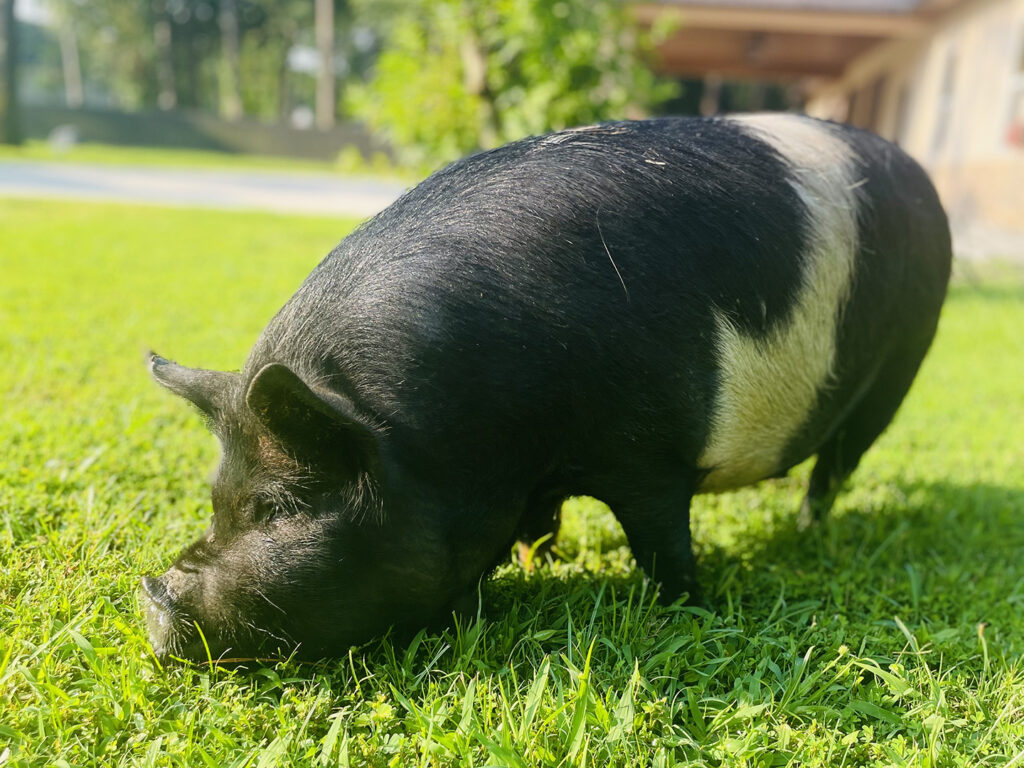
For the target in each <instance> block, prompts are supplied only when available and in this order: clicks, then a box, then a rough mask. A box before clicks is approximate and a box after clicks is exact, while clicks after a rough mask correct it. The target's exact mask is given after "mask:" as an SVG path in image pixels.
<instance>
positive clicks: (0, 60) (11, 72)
mask: <svg viewBox="0 0 1024 768" xmlns="http://www.w3.org/2000/svg"><path fill="white" fill-rule="evenodd" d="M17 25H18V22H17V20H16V19H15V18H14V0H0V143H3V144H20V143H21V120H20V118H21V115H20V110H19V101H18V26H17Z"/></svg>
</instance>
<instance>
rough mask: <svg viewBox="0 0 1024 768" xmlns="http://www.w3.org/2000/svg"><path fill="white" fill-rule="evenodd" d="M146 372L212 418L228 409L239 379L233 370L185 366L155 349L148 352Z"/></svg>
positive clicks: (216, 418) (215, 419)
mask: <svg viewBox="0 0 1024 768" xmlns="http://www.w3.org/2000/svg"><path fill="white" fill-rule="evenodd" d="M149 372H150V373H151V374H152V375H153V378H154V379H156V380H157V383H158V384H160V385H162V386H163V387H165V388H166V389H169V390H170V391H171V392H173V393H174V394H176V395H179V396H181V397H184V398H185V399H186V400H188V401H189V402H190V403H192V404H193V405H194V406H195V407H196V408H198V409H199V410H200V411H202V412H203V414H205V415H206V416H207V418H209V419H211V420H212V421H214V422H216V421H218V420H219V419H220V416H221V415H222V414H223V413H224V411H226V410H227V409H228V407H229V404H230V402H231V399H232V396H233V395H234V392H235V389H236V387H237V386H238V381H239V377H238V374H237V373H226V372H224V371H206V370H203V369H202V368H186V367H185V366H183V365H178V364H177V363H175V362H172V361H171V360H167V359H166V358H163V357H160V355H158V354H156V353H155V352H150V353H149Z"/></svg>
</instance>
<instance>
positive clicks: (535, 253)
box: [254, 116, 949, 490]
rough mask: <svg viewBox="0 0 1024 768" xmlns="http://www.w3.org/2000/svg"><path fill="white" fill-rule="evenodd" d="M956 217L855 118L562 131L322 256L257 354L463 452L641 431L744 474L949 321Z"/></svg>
mask: <svg viewBox="0 0 1024 768" xmlns="http://www.w3.org/2000/svg"><path fill="white" fill-rule="evenodd" d="M945 226H946V225H945V219H944V216H943V215H942V212H941V208H940V207H939V206H938V203H937V201H936V199H935V196H934V192H933V190H932V189H931V186H930V184H929V183H928V181H927V179H926V178H925V177H924V175H923V173H922V172H921V171H920V169H918V168H917V166H916V165H914V164H913V162H912V161H910V160H909V159H908V158H906V156H905V155H903V154H902V153H901V152H899V150H897V149H896V148H895V147H892V146H891V145H889V144H886V143H884V142H881V141H880V140H877V139H874V138H873V137H869V136H868V135H866V134H863V133H860V132H855V131H853V130H852V129H846V128H842V127H839V126H834V125H831V124H826V123H820V122H817V121H811V120H808V119H805V118H797V117H792V116H752V117H747V118H739V119H726V120H723V119H717V120H684V119H666V120H657V121H647V122H639V123H614V124H608V125H603V126H598V127H594V128H587V129H579V130H575V131H567V132H562V133H557V134H552V135H550V136H547V137H540V138H535V139H527V140H524V141H522V142H517V143H515V144H512V145H508V146H506V147H502V148H500V149H498V150H494V151H492V152H487V153H483V154H481V155H477V156H474V157H471V158H468V159H466V160H463V161H460V162H459V163H456V164H455V165H453V166H451V167H449V168H448V169H446V170H444V171H442V172H440V173H439V174H435V175H434V176H432V177H431V178H430V179H428V180H427V181H425V182H424V183H423V184H421V185H419V186H418V187H417V188H415V189H414V190H412V191H411V192H409V193H408V194H407V195H406V196H405V197H403V198H402V199H401V200H400V201H399V202H398V203H396V204H395V205H394V206H392V207H391V208H390V209H388V210H387V211H385V212H383V213H382V214H380V215H378V216H377V217H375V218H374V219H373V220H371V221H370V222H368V223H367V224H366V225H364V226H363V227H362V228H361V229H360V230H358V231H357V232H356V233H354V234H353V235H352V236H350V237H349V238H347V239H346V240H345V241H344V242H343V243H342V244H341V245H340V246H339V248H338V249H336V250H335V251H334V252H333V253H332V254H331V255H330V256H329V257H328V258H327V259H326V260H325V261H324V262H323V263H322V264H321V265H320V267H318V269H317V270H316V271H315V272H314V273H313V275H311V277H310V278H309V280H307V282H306V283H305V284H304V285H303V286H302V288H301V289H300V291H299V292H298V293H297V294H296V296H295V297H294V298H293V299H292V301H291V302H289V305H288V306H286V307H285V309H284V310H282V313H281V314H280V315H279V316H278V317H277V318H276V319H275V321H274V323H272V324H271V326H270V327H269V328H268V329H267V332H266V333H265V335H264V338H263V339H262V340H261V343H260V345H258V347H257V351H256V352H254V358H257V357H260V358H275V359H283V361H285V362H291V363H292V364H295V365H297V366H298V367H299V368H300V370H305V371H306V373H307V374H308V375H313V376H319V377H321V378H322V379H323V380H325V381H333V382H335V383H339V382H341V386H343V387H344V388H346V389H347V390H349V393H350V394H351V395H352V396H354V397H355V398H357V399H358V400H359V401H360V402H361V404H362V405H363V406H364V407H365V408H366V409H367V410H369V411H373V412H374V413H375V414H377V415H378V416H379V417H380V418H381V419H382V420H383V421H385V422H387V423H388V424H389V426H390V428H391V431H392V434H393V435H395V436H396V439H398V440H405V441H407V442H408V443H409V444H410V445H411V444H416V443H417V441H419V442H420V443H421V446H420V447H421V449H422V450H427V448H428V446H430V451H431V452H432V454H433V455H435V456H440V455H445V454H446V460H447V461H450V462H457V461H464V460H466V459H467V457H476V458H477V459H479V458H480V457H481V456H482V455H483V454H485V453H486V452H487V451H488V450H490V451H492V452H493V453H494V455H495V457H500V456H501V455H502V454H503V452H508V451H510V450H511V451H513V452H514V453H515V454H516V455H517V457H519V458H518V461H519V462H520V464H522V465H523V466H525V465H531V466H532V464H533V463H536V464H537V465H538V466H539V465H540V464H541V463H547V464H550V463H551V462H553V461H554V462H555V463H557V461H559V460H561V459H563V458H564V459H565V460H567V461H574V462H578V463H584V464H585V463H587V461H589V460H591V459H594V460H597V459H598V454H600V453H602V452H604V453H609V452H612V453H613V452H614V450H615V448H614V446H620V448H621V446H624V445H625V446H633V447H634V448H635V449H636V450H638V451H640V452H641V453H643V452H657V453H659V454H661V455H666V456H671V460H672V461H677V462H681V463H684V464H686V465H687V466H700V467H703V468H705V469H706V470H707V471H708V476H707V477H706V478H705V481H704V482H705V485H704V488H705V489H710V490H714V489H719V488H726V487H732V486H735V485H742V484H745V483H747V482H751V481H754V480H757V479H760V478H761V477H764V476H766V475H768V474H771V473H772V472H774V471H777V470H778V469H779V468H780V467H781V466H782V465H788V464H791V463H793V462H794V461H795V460H799V459H802V458H804V457H805V456H806V455H807V454H808V453H810V452H812V451H813V449H814V447H815V446H816V445H817V443H818V442H820V440H821V439H822V438H823V435H822V434H820V433H821V432H822V431H823V430H825V429H827V426H828V425H829V424H831V423H832V421H833V420H834V414H835V413H837V412H838V411H840V410H841V409H842V407H843V401H844V399H848V398H849V397H850V396H851V393H852V392H853V391H854V389H855V388H856V386H857V383H858V382H859V381H860V380H861V379H862V378H863V377H864V376H865V375H867V374H866V372H867V371H868V370H869V369H870V367H871V363H872V359H873V356H874V355H877V354H879V353H880V352H881V351H882V350H884V349H885V348H886V345H887V344H888V343H889V342H890V340H891V339H892V338H893V337H894V336H895V335H898V334H899V333H900V332H901V330H900V329H901V328H902V329H904V330H906V331H909V330H912V328H911V327H916V326H917V325H922V326H927V325H928V324H930V327H931V328H934V318H935V316H937V312H938V306H939V304H940V303H941V296H942V292H943V290H942V289H943V287H944V285H945V279H946V274H947V273H948V258H949V256H948V233H947V232H946V229H945ZM495 439H497V440H498V441H499V443H500V444H496V443H495V442H494V441H495Z"/></svg>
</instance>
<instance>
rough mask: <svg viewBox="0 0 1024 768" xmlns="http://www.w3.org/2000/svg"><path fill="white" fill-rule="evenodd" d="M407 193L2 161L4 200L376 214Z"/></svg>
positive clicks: (285, 178)
mask: <svg viewBox="0 0 1024 768" xmlns="http://www.w3.org/2000/svg"><path fill="white" fill-rule="evenodd" d="M404 190H405V187H404V186H403V185H401V184H399V183H397V182H388V181H380V180H375V179H359V178H346V177H342V176H338V177H333V176H329V175H327V174H324V175H319V174H314V173H301V172H298V173H283V172H273V171H235V170H212V169H188V170H184V169H177V168H154V167H142V166H119V165H86V164H80V163H49V162H34V161H27V160H0V197H49V198H60V199H76V200H82V199H87V200H111V201H121V202H130V203H150V204H155V205H173V206H183V207H198V208H234V209H250V210H263V211H274V212H277V213H306V214H326V215H338V216H360V217H362V216H370V215H372V214H374V213H376V212H377V211H379V210H381V209H382V208H386V207H387V206H388V205H390V204H391V203H392V202H393V201H394V200H395V199H396V198H398V196H399V195H400V194H402V192H403V191H404Z"/></svg>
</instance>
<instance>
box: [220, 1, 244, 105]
mask: <svg viewBox="0 0 1024 768" xmlns="http://www.w3.org/2000/svg"><path fill="white" fill-rule="evenodd" d="M238 39H239V31H238V3H237V0H220V46H221V63H220V114H221V116H222V117H224V118H225V119H226V120H238V119H239V118H240V117H241V116H242V91H241V79H242V75H241V67H240V65H239V42H238Z"/></svg>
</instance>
